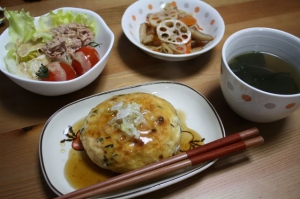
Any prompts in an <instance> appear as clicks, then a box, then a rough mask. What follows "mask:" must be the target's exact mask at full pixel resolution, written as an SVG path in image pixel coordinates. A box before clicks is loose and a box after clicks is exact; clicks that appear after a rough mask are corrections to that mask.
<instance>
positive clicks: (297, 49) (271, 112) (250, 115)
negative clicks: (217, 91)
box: [220, 27, 300, 123]
mask: <svg viewBox="0 0 300 199" xmlns="http://www.w3.org/2000/svg"><path fill="white" fill-rule="evenodd" d="M252 51H256V52H267V53H270V54H273V55H276V56H278V57H280V58H282V59H283V60H287V61H288V62H289V63H291V64H292V65H293V66H295V69H296V70H298V73H299V71H300V57H299V54H300V38H298V37H296V36H294V35H291V34H290V33H287V32H284V31H281V30H276V29H271V28H264V27H254V28H247V29H243V30H240V31H238V32H236V33H234V34H232V35H230V37H228V39H227V40H226V41H225V43H224V46H223V49H222V62H221V66H222V68H221V69H222V70H221V76H220V85H221V89H222V92H223V95H224V97H225V100H226V101H227V103H228V105H229V106H230V107H231V108H232V110H234V111H235V112H236V113H237V114H238V115H240V116H241V117H243V118H245V119H247V120H250V121H252V122H259V123H267V122H274V121H277V120H280V119H283V118H285V117H287V116H289V115H291V114H292V113H293V112H294V111H296V110H297V109H298V108H299V107H300V93H296V94H285V95H283V94H275V93H270V92H266V91H263V90H259V89H257V88H255V87H253V86H251V85H249V84H247V83H245V82H244V81H242V80H241V79H240V78H238V77H237V76H236V75H235V74H234V73H233V72H232V70H231V69H230V67H229V65H228V63H227V62H228V61H229V60H231V59H232V58H233V57H235V56H237V55H239V54H242V53H245V52H252ZM274 72H277V73H278V72H285V73H294V71H291V70H288V69H286V70H285V71H275V70H274ZM297 77H298V76H294V78H296V79H298V78H297ZM278 81H280V80H278ZM280 82H281V84H282V81H280ZM299 82H300V81H299V79H298V83H299Z"/></svg>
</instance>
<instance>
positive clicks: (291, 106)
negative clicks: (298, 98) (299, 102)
mask: <svg viewBox="0 0 300 199" xmlns="http://www.w3.org/2000/svg"><path fill="white" fill-rule="evenodd" d="M295 105H296V103H290V104H288V105H286V106H285V108H286V109H291V108H293V107H294V106H295Z"/></svg>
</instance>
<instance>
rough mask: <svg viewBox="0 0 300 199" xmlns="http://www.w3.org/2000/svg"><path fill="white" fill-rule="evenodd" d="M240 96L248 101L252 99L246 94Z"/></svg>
mask: <svg viewBox="0 0 300 199" xmlns="http://www.w3.org/2000/svg"><path fill="white" fill-rule="evenodd" d="M241 97H242V99H243V100H244V101H246V102H250V101H251V100H252V98H251V97H250V96H249V95H246V94H243V95H242V96H241Z"/></svg>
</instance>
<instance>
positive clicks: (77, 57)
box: [72, 46, 100, 76]
mask: <svg viewBox="0 0 300 199" xmlns="http://www.w3.org/2000/svg"><path fill="white" fill-rule="evenodd" d="M99 60H100V56H99V54H98V52H97V51H96V50H95V48H93V47H91V46H84V47H81V48H79V49H78V50H77V51H76V52H75V53H74V57H73V60H72V67H73V68H74V70H75V71H76V74H77V75H78V76H80V75H82V74H84V73H86V72H87V71H88V70H90V69H91V68H92V67H93V66H95V65H96V64H97V63H98V61H99Z"/></svg>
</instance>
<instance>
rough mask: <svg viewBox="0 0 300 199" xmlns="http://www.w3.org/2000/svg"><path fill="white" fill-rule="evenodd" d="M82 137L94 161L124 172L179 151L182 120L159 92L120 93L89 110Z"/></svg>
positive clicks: (99, 164)
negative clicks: (155, 93)
mask: <svg viewBox="0 0 300 199" xmlns="http://www.w3.org/2000/svg"><path fill="white" fill-rule="evenodd" d="M80 138H81V141H82V143H83V146H84V148H85V150H86V152H87V154H88V156H89V157H90V158H91V160H92V161H93V162H94V163H96V164H97V165H98V166H100V167H101V168H104V169H109V170H111V171H113V172H116V173H124V172H127V171H130V170H134V169H137V168H139V167H142V166H145V165H147V164H150V163H153V162H156V161H159V160H161V159H164V158H167V157H170V156H172V155H174V154H176V153H177V152H178V150H179V146H180V139H181V127H180V120H179V117H178V115H177V112H176V110H175V108H174V107H173V105H172V104H171V103H169V102H168V101H166V100H164V99H162V98H159V97H157V96H155V95H152V94H147V93H140V92H137V93H131V94H124V95H117V96H113V97H111V98H109V99H107V100H106V101H104V102H102V103H100V104H99V105H97V106H96V107H95V108H93V109H92V110H91V111H90V112H89V114H88V115H87V117H86V118H85V121H84V124H83V127H82V129H81V135H80Z"/></svg>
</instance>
